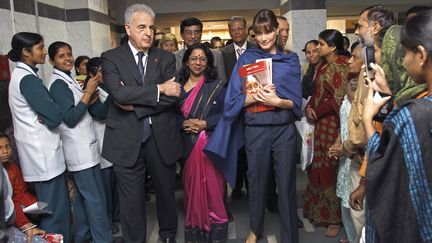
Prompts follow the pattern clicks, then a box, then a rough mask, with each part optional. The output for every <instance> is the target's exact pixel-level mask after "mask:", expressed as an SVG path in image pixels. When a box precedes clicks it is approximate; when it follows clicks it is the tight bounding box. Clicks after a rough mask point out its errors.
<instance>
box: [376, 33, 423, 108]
mask: <svg viewBox="0 0 432 243" xmlns="http://www.w3.org/2000/svg"><path fill="white" fill-rule="evenodd" d="M401 29H402V27H401V26H400V25H393V26H391V27H390V28H389V29H388V30H387V32H386V34H385V36H384V39H383V42H382V49H381V66H382V68H383V69H384V73H385V75H386V78H387V82H388V85H389V87H390V90H391V91H392V93H393V94H395V100H396V103H397V104H400V103H401V102H403V101H406V100H409V99H414V98H416V96H417V95H419V94H420V93H422V92H423V91H425V90H426V89H427V88H426V84H416V83H415V82H414V80H413V79H412V78H411V77H410V76H409V75H408V74H407V72H406V70H405V68H404V67H403V65H402V63H403V59H404V56H405V53H404V51H403V48H402V45H401V43H400V32H401Z"/></svg>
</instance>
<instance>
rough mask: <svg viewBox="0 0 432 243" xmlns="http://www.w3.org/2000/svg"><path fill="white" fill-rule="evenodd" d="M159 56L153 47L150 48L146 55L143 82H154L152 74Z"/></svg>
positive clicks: (157, 63)
mask: <svg viewBox="0 0 432 243" xmlns="http://www.w3.org/2000/svg"><path fill="white" fill-rule="evenodd" d="M159 62H160V56H159V55H158V52H157V51H156V50H155V48H153V47H152V48H150V50H149V52H148V57H147V67H146V75H145V78H144V83H146V84H151V83H154V79H153V76H154V74H155V73H156V70H157V65H159Z"/></svg>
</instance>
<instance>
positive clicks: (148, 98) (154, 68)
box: [101, 44, 183, 167]
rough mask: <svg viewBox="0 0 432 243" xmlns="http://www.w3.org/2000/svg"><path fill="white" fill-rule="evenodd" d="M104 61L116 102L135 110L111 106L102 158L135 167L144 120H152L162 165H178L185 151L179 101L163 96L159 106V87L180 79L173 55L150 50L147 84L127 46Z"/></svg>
mask: <svg viewBox="0 0 432 243" xmlns="http://www.w3.org/2000/svg"><path fill="white" fill-rule="evenodd" d="M101 58H102V70H103V71H102V72H103V79H104V83H105V84H106V86H107V87H108V89H109V91H110V94H111V95H112V99H113V101H114V102H116V103H118V104H122V105H133V106H134V109H135V110H134V111H125V110H122V109H120V108H119V107H118V106H117V105H116V104H114V102H113V103H112V104H111V105H110V108H109V111H108V117H107V120H106V130H105V137H104V143H103V144H104V146H103V150H102V157H104V158H105V159H107V160H109V161H111V162H112V163H114V164H116V165H119V166H125V167H129V166H133V165H134V164H135V162H136V160H137V157H138V153H139V151H140V147H141V144H142V136H143V119H144V118H145V117H148V116H150V117H151V122H152V136H154V139H155V141H156V145H157V147H158V149H159V153H160V155H161V157H162V159H163V162H164V163H166V164H168V165H169V164H173V163H175V162H176V161H177V160H178V159H179V158H180V157H181V155H182V147H183V146H182V143H181V137H180V133H179V131H178V129H177V126H176V114H175V112H174V103H175V102H176V100H177V98H176V97H169V96H165V95H161V96H160V98H159V102H157V96H158V88H157V84H162V83H164V82H165V81H166V80H169V79H171V78H172V77H174V76H177V73H176V69H175V57H174V55H173V54H172V53H170V52H167V51H164V50H161V49H158V48H151V49H150V50H149V52H148V57H147V58H148V59H147V67H146V76H145V80H144V84H142V82H141V77H140V75H139V71H138V66H137V64H136V62H135V59H134V57H133V54H132V51H131V49H130V47H129V45H128V44H125V45H123V46H120V47H117V48H115V49H112V50H109V51H106V52H104V53H102V56H101ZM176 80H178V77H177V78H176Z"/></svg>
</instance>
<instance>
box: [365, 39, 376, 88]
mask: <svg viewBox="0 0 432 243" xmlns="http://www.w3.org/2000/svg"><path fill="white" fill-rule="evenodd" d="M371 63H375V48H374V47H373V46H366V47H365V65H366V76H367V77H368V78H369V79H371V80H372V79H373V78H374V74H373V69H372V67H371V65H370V64H371ZM367 82H368V81H367V80H365V84H366V85H368V83H367Z"/></svg>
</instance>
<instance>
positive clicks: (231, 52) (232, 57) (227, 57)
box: [221, 41, 253, 81]
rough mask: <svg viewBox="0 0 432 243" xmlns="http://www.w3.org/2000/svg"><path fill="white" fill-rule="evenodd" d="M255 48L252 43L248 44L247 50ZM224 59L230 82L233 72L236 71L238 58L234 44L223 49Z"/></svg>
mask: <svg viewBox="0 0 432 243" xmlns="http://www.w3.org/2000/svg"><path fill="white" fill-rule="evenodd" d="M251 47H253V45H252V44H251V43H250V42H248V41H247V42H246V49H249V48H251ZM221 53H222V57H223V60H224V64H225V75H226V77H227V79H228V81H229V80H230V78H231V74H232V71H233V69H234V66H235V64H236V63H237V56H236V53H235V49H234V43H232V44H229V45H227V46H225V47H224V48H222V49H221Z"/></svg>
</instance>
